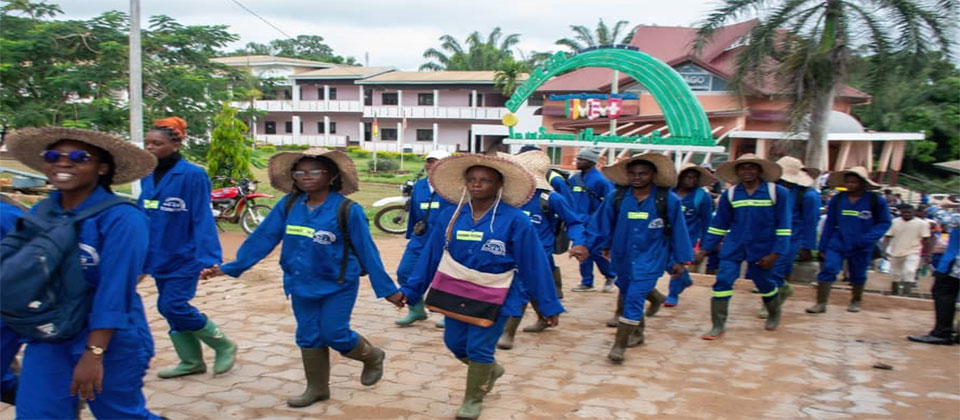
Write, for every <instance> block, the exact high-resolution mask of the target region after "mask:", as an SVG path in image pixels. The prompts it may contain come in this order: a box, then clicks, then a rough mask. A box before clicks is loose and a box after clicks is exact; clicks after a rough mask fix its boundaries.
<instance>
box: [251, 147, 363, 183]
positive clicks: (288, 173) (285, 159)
mask: <svg viewBox="0 0 960 420" xmlns="http://www.w3.org/2000/svg"><path fill="white" fill-rule="evenodd" d="M319 156H323V157H325V158H328V159H330V160H332V161H333V163H334V164H336V165H337V169H338V170H339V171H340V179H341V180H342V182H343V188H342V189H341V190H340V191H339V192H340V194H343V195H350V194H353V193H355V192H357V191H359V190H360V186H359V185H360V184H359V182H358V180H357V178H358V176H357V167H356V166H354V164H353V160H352V159H350V156H347V154H346V153H343V152H341V151H338V150H330V149H326V148H323V147H314V148H311V149H307V150H304V151H303V152H282V153H277V154H275V155H273V156H271V157H270V164H269V174H270V185H272V186H273V188H276V189H278V190H280V191H283V192H285V193H292V192H293V186H294V182H293V173H292V172H293V167H294V165H296V164H297V162H298V161H299V160H300V159H303V158H306V157H319Z"/></svg>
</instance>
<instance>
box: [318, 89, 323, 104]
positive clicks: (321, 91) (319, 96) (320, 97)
mask: <svg viewBox="0 0 960 420" xmlns="http://www.w3.org/2000/svg"><path fill="white" fill-rule="evenodd" d="M317 99H319V100H321V101H322V100H323V88H317Z"/></svg>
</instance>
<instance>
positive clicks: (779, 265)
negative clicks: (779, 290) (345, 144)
mask: <svg viewBox="0 0 960 420" xmlns="http://www.w3.org/2000/svg"><path fill="white" fill-rule="evenodd" d="M800 248H802V243H801V242H800V241H796V242H791V243H790V250H788V251H787V253H786V254H784V255H781V256H780V258H777V262H776V263H774V264H773V269H772V272H773V280H774V281H775V282H777V287H783V285H784V283H786V282H787V280H786V279H787V276H789V275H790V273H792V272H793V263H794V262H796V260H797V254H799V253H800Z"/></svg>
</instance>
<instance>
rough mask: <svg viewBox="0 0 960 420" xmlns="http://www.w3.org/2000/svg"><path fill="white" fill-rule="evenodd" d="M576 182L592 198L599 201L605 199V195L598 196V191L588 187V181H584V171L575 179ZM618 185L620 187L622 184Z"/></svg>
mask: <svg viewBox="0 0 960 420" xmlns="http://www.w3.org/2000/svg"><path fill="white" fill-rule="evenodd" d="M574 182H575V183H576V184H577V186H578V187H580V189H582V190H583V191H584V192H586V193H587V195H589V196H590V198H592V199H594V200H597V201H603V197H600V196H598V195H597V193H595V192H593V190H591V189H590V188H587V184H586V182H584V181H583V173H582V172H581V173H580V177H579V178H576V179H575V180H574ZM617 187H618V188H619V187H620V186H619V185H618V186H617Z"/></svg>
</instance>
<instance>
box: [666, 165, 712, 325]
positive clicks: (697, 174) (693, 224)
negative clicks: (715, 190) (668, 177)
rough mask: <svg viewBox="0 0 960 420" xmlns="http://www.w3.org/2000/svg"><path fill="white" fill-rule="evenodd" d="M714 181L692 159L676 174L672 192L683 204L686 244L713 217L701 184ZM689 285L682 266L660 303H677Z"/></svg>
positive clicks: (696, 237) (698, 236)
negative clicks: (664, 299)
mask: <svg viewBox="0 0 960 420" xmlns="http://www.w3.org/2000/svg"><path fill="white" fill-rule="evenodd" d="M716 182H717V177H715V176H713V174H712V173H711V172H710V170H709V169H707V168H704V167H702V166H700V165H697V164H695V163H687V164H684V165H683V167H681V168H680V176H678V177H677V187H676V188H674V189H673V192H674V193H675V194H677V197H680V204H682V205H683V220H684V221H685V222H686V223H687V233H689V234H690V244H691V245H694V246H696V244H697V243H698V242H700V240H701V239H703V237H704V236H706V234H707V226H709V225H710V218H712V217H713V197H711V196H710V193H708V192H707V191H706V190H704V187H706V186H712V185H713V184H714V183H716ZM691 285H693V280H692V279H691V278H690V272H689V271H688V270H687V269H686V267H684V269H683V274H681V275H680V277H677V278H671V279H670V289H669V292H668V294H667V301H666V302H664V304H663V306H666V307H668V308H670V307H674V306H677V304H678V303H679V302H680V294H681V293H683V291H684V289H686V288H688V287H690V286H691Z"/></svg>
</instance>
